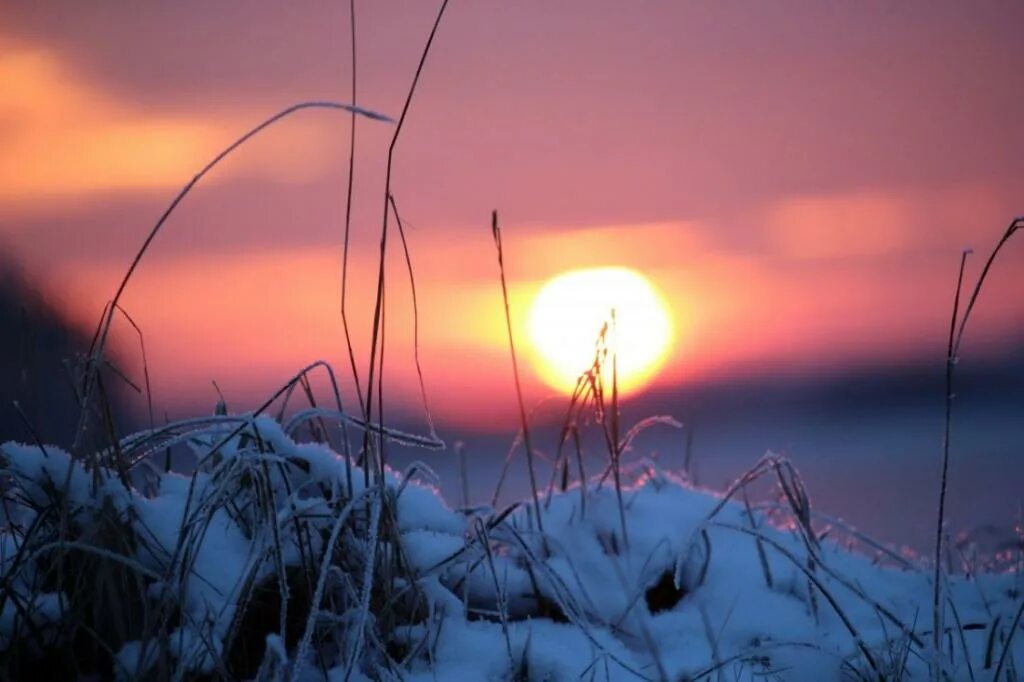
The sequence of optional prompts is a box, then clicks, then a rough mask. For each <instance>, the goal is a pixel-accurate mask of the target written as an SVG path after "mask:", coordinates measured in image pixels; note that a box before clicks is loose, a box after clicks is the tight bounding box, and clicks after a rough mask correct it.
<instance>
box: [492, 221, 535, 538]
mask: <svg viewBox="0 0 1024 682" xmlns="http://www.w3.org/2000/svg"><path fill="white" fill-rule="evenodd" d="M491 236H492V237H493V238H494V247H495V248H496V249H497V251H498V271H499V274H500V276H501V296H502V300H503V302H504V305H505V328H506V330H507V331H508V350H509V354H510V355H511V356H512V378H513V379H514V381H515V386H516V400H517V401H518V403H519V424H520V428H521V429H522V434H523V447H525V448H526V466H527V469H528V471H529V473H530V494H531V495H532V496H533V513H534V516H535V517H536V518H537V529H538V530H539V531H540V532H541V533H542V534H543V533H544V521H543V519H541V514H540V496H539V495H538V494H537V472H536V467H535V466H534V462H533V459H534V454H533V443H532V442H531V441H530V424H529V420H528V419H527V418H526V404H525V402H524V401H523V387H522V385H521V384H520V381H519V363H518V361H517V360H516V343H515V339H514V335H513V333H512V311H511V309H510V308H509V302H508V283H507V282H506V281H505V254H504V250H503V249H502V246H501V228H500V227H498V212H497V211H491Z"/></svg>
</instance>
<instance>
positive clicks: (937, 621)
mask: <svg viewBox="0 0 1024 682" xmlns="http://www.w3.org/2000/svg"><path fill="white" fill-rule="evenodd" d="M1022 226H1024V217H1017V218H1014V219H1013V220H1012V221H1010V225H1009V226H1008V227H1007V228H1006V231H1005V232H1004V233H1003V236H1002V237H1001V238H1000V239H999V242H998V243H997V244H996V246H995V248H994V249H992V253H991V254H990V255H989V257H988V260H987V261H985V266H984V267H983V268H982V270H981V274H980V275H979V276H978V279H977V281H976V282H975V284H974V289H973V290H972V291H971V296H970V298H969V299H968V302H967V307H966V308H965V309H964V314H963V316H962V317H960V318H959V321H958V315H959V312H960V311H959V308H960V293H961V290H962V287H963V279H964V267H965V265H966V261H967V256H968V255H969V254H970V253H971V252H970V251H964V252H963V253H962V254H961V256H960V269H959V272H958V274H957V282H956V293H955V296H954V299H953V314H952V316H951V318H950V323H949V340H948V344H947V346H946V384H945V387H946V398H945V406H946V418H945V422H944V437H943V439H942V468H941V474H940V477H939V508H938V518H937V521H936V524H935V556H934V562H935V566H934V575H933V581H934V583H933V586H932V646H933V648H934V662H933V665H932V674H933V676H936V677H937V676H938V673H939V670H940V666H941V665H942V663H941V661H942V632H943V620H944V618H943V616H944V613H945V609H944V601H943V580H944V576H943V573H942V552H943V539H944V535H945V525H946V493H947V491H948V489H949V452H950V436H951V431H952V423H953V398H954V397H955V394H954V392H953V378H954V377H953V375H954V369H955V368H956V365H957V362H958V361H959V359H960V345H961V343H963V338H964V332H965V330H966V329H967V320H968V319H970V316H971V312H972V311H973V310H974V305H975V303H976V302H977V300H978V296H979V294H981V289H982V287H983V286H984V285H985V280H986V279H987V278H988V273H989V271H990V270H991V268H992V264H993V263H994V262H995V259H996V256H998V255H999V252H1000V251H1001V250H1002V248H1003V247H1004V246H1005V245H1006V243H1007V242H1008V241H1009V240H1010V238H1011V237H1012V236H1013V235H1014V233H1016V232H1017V230H1019V229H1020V228H1021V227H1022Z"/></svg>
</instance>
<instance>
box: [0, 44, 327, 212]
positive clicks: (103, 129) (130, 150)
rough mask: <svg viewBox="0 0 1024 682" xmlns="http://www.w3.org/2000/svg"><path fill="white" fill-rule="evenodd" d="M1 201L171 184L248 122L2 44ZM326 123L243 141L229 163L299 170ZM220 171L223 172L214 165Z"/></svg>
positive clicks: (254, 170) (248, 170) (309, 166)
mask: <svg viewBox="0 0 1024 682" xmlns="http://www.w3.org/2000/svg"><path fill="white" fill-rule="evenodd" d="M0 83H3V84H4V86H3V89H4V96H3V97H2V98H0V147H2V148H3V150H4V151H3V154H2V155H0V201H6V202H33V201H39V200H45V199H47V198H52V197H62V196H65V197H66V196H83V195H87V194H90V193H94V192H99V191H122V190H139V189H153V188H164V187H168V188H170V187H178V186H180V185H182V184H184V182H186V181H187V180H188V179H189V178H191V177H192V175H193V174H194V173H195V172H196V171H197V170H198V168H199V167H200V166H201V165H202V164H203V163H205V162H206V161H207V160H209V158H211V157H212V156H213V155H214V154H215V153H216V152H217V151H219V150H220V149H221V148H223V147H224V146H226V145H227V144H228V143H229V142H230V141H231V140H232V139H234V138H235V137H237V136H238V135H239V134H240V133H241V132H242V131H243V129H244V127H245V126H248V125H251V124H252V123H253V121H252V120H251V114H250V115H246V116H245V117H237V118H239V119H240V120H242V121H244V122H243V123H241V124H239V123H237V122H235V121H234V120H233V119H232V120H226V119H225V117H224V116H222V115H221V116H203V115H187V116H185V115H180V114H168V113H162V112H157V113H154V112H150V111H146V110H144V109H142V108H140V107H137V106H133V105H132V104H131V103H128V102H123V101H121V100H119V99H118V98H117V97H115V96H114V95H113V94H111V93H109V92H105V91H104V90H103V89H102V88H100V87H98V86H97V85H96V84H92V83H89V82H86V81H85V80H83V79H81V78H79V77H78V76H77V75H76V74H75V73H74V72H73V70H71V69H69V68H68V66H67V65H66V64H64V63H63V62H62V61H61V60H60V59H59V58H58V57H57V56H56V55H55V54H54V53H52V52H50V51H48V50H45V49H41V48H35V47H19V46H15V47H13V48H12V47H8V48H7V49H6V50H5V51H4V52H0ZM323 132H324V129H323V128H317V127H316V126H314V125H312V124H311V122H309V121H307V122H305V123H304V124H298V125H291V126H285V127H284V128H283V130H282V132H281V133H276V132H275V133H273V134H271V135H269V136H267V138H266V139H261V140H259V141H257V142H255V143H254V144H253V146H252V149H251V150H249V149H247V150H246V152H245V156H246V158H245V159H244V160H236V161H235V162H234V163H232V164H229V165H230V167H231V169H232V170H233V172H242V173H245V174H249V175H259V176H263V177H272V178H275V179H279V180H293V179H304V178H307V177H309V176H310V175H311V174H314V173H316V172H318V171H319V170H320V169H322V168H323V166H324V165H325V164H326V162H327V161H328V160H329V154H328V149H326V148H325V145H323V143H322V139H323V138H322V133H323ZM218 175H221V177H223V172H221V173H218Z"/></svg>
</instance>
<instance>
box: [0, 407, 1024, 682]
mask: <svg viewBox="0 0 1024 682" xmlns="http://www.w3.org/2000/svg"><path fill="white" fill-rule="evenodd" d="M236 431H237V433H236ZM229 436H230V437H229ZM188 442H189V443H190V444H191V445H192V447H193V448H194V449H195V453H196V456H197V458H198V460H199V462H200V466H199V467H198V470H197V472H196V473H195V474H194V475H193V476H190V477H185V476H181V475H178V474H174V473H162V472H155V473H149V474H148V478H145V481H147V482H148V483H147V485H139V487H133V486H131V485H128V484H127V483H126V482H125V479H124V478H122V477H121V476H118V475H116V474H115V473H114V472H111V471H109V470H107V469H104V468H102V467H99V468H97V467H92V468H90V469H89V470H87V469H86V467H85V466H83V463H82V462H79V461H75V460H73V459H72V458H71V457H70V456H69V455H68V453H66V452H64V451H62V450H60V449H58V448H52V447H47V448H45V449H43V448H41V447H39V446H34V445H21V444H16V443H6V444H4V445H2V446H0V463H2V466H3V473H4V474H6V475H7V476H8V477H9V479H10V485H9V486H8V488H7V490H6V493H5V497H6V500H5V502H6V504H5V505H4V515H5V525H4V531H3V532H2V533H0V575H2V577H3V580H4V584H5V585H6V586H7V587H8V588H9V589H10V590H11V591H12V595H14V596H15V597H16V598H17V599H14V598H5V599H3V602H4V603H3V607H2V611H0V649H6V648H8V647H10V646H12V645H13V643H14V639H15V637H16V636H17V635H18V633H19V632H20V631H21V630H20V629H19V628H21V627H22V625H21V624H20V621H21V620H22V619H23V618H24V617H25V616H24V614H25V613H27V614H29V617H31V619H32V625H33V626H34V627H35V628H37V629H39V628H42V629H46V628H47V627H50V626H55V624H56V623H57V622H58V621H59V619H60V618H62V615H63V613H64V611H65V606H64V604H63V601H64V599H65V595H63V594H61V593H59V592H52V591H51V592H44V593H40V592H39V590H38V589H34V588H33V581H34V577H35V576H34V574H33V571H34V570H42V568H41V566H42V563H40V562H42V561H43V560H44V559H45V557H46V556H48V554H47V552H48V551H52V550H53V549H54V548H53V547H40V546H36V545H32V546H23V543H24V542H25V540H24V539H23V538H24V537H25V536H24V530H25V529H26V528H28V527H30V526H31V525H32V523H33V522H34V521H36V520H38V517H39V516H40V515H41V514H43V513H44V510H45V509H47V508H48V507H52V506H55V505H57V506H61V508H65V509H66V510H67V514H68V518H69V519H70V521H71V522H73V523H74V524H75V525H76V526H77V527H80V528H88V527H89V524H90V523H92V522H93V520H94V519H95V518H97V515H99V514H107V515H113V517H114V518H116V519H117V520H118V522H119V523H123V524H125V528H126V533H131V534H133V536H134V537H135V538H136V541H135V542H133V543H132V546H134V547H135V553H134V555H131V556H122V557H120V558H119V559H118V560H119V561H121V562H122V563H123V564H124V565H127V566H129V567H130V568H132V570H135V571H137V572H138V573H139V574H140V576H141V577H142V579H143V580H145V582H146V585H147V593H148V596H149V598H150V599H152V600H153V603H155V604H158V603H161V601H162V600H169V601H170V602H173V603H175V604H176V605H177V606H178V607H179V608H180V609H181V617H180V619H179V625H178V626H177V628H176V629H175V630H174V631H172V632H170V634H169V636H168V637H167V638H166V639H167V642H165V648H164V651H165V652H166V653H167V654H169V655H170V656H171V657H172V659H173V660H174V665H176V666H177V670H178V671H179V672H181V673H182V674H188V673H190V672H193V673H194V672H212V671H214V670H217V669H219V668H218V663H219V662H220V659H221V658H222V657H224V656H226V655H227V652H226V651H225V647H226V646H227V642H226V638H227V637H228V635H229V633H230V632H231V628H232V625H233V623H237V618H238V617H239V616H240V615H241V614H240V610H241V611H243V612H244V609H245V608H246V606H247V604H246V600H247V596H246V595H248V594H249V592H248V590H249V588H251V586H252V585H253V584H256V583H260V582H261V581H264V580H266V579H268V578H270V577H272V576H274V575H277V574H279V573H280V572H281V571H282V569H283V570H288V569H289V568H290V567H291V568H294V567H297V566H299V565H300V563H302V554H301V552H302V551H303V549H302V544H301V543H302V542H303V541H304V542H306V543H308V545H309V546H308V547H307V549H306V551H307V552H308V554H307V556H313V557H318V558H320V557H323V556H324V553H325V552H326V551H327V549H329V548H331V549H333V546H331V545H330V543H332V542H334V541H335V539H332V538H335V536H336V535H337V533H333V531H335V530H336V526H339V527H340V523H341V522H344V521H345V518H344V515H345V514H347V513H350V512H351V509H352V508H353V507H354V506H356V503H357V502H358V503H359V504H362V505H363V508H366V505H368V504H371V501H372V500H373V499H377V500H378V501H383V504H386V505H388V508H389V509H391V510H393V514H394V519H393V520H394V521H395V526H396V527H397V535H391V536H387V537H385V536H380V537H377V536H376V534H374V535H373V536H371V537H372V538H375V539H377V540H379V541H380V543H382V544H385V545H389V546H390V547H391V550H390V551H392V552H393V553H400V555H401V556H402V557H403V559H404V562H405V566H406V569H407V572H406V573H405V574H404V575H402V576H395V587H396V588H402V587H403V586H405V587H409V586H411V587H413V588H414V589H415V591H416V592H417V593H418V594H419V595H421V596H422V597H423V599H424V600H425V602H426V609H425V612H424V613H422V614H421V615H420V616H419V617H417V618H411V619H410V620H409V622H407V623H406V624H404V625H402V626H400V627H397V628H395V629H394V630H393V631H392V632H391V633H390V635H389V636H390V637H392V638H393V639H392V642H391V644H393V645H394V647H396V648H397V650H401V651H405V652H406V653H405V655H404V656H402V657H400V659H401V660H400V663H401V666H402V667H401V670H400V672H401V675H402V676H403V677H404V678H405V679H409V680H474V679H479V680H491V679H493V680H503V679H512V678H513V677H515V678H516V679H538V680H539V679H552V680H561V679H566V680H568V679H612V680H619V679H622V680H628V679H652V680H656V679H672V680H690V679H698V678H701V677H708V676H710V677H716V676H717V674H718V672H719V671H721V672H724V673H725V674H726V675H727V676H728V677H729V679H739V680H759V679H763V678H764V676H765V675H772V674H774V675H776V676H777V677H778V678H781V679H793V680H810V679H814V680H844V679H851V678H856V677H857V676H858V675H862V676H865V677H866V678H875V679H877V678H878V677H879V675H881V676H896V675H897V674H898V672H899V671H900V670H903V669H905V670H906V671H908V672H910V673H911V674H912V675H913V676H914V677H917V676H926V675H927V673H928V670H929V665H930V664H931V662H932V655H931V653H930V651H931V648H930V647H931V633H930V623H931V598H932V585H931V580H930V571H928V570H925V567H924V566H922V567H921V568H920V569H919V570H915V569H899V568H892V567H886V566H883V565H881V564H880V563H879V562H878V561H877V560H876V559H873V558H872V557H869V556H866V555H864V554H860V553H853V552H849V551H847V550H845V549H843V548H842V547H841V546H840V545H838V544H836V543H834V542H832V541H831V540H822V541H820V542H818V541H817V539H816V538H814V539H808V538H807V536H806V533H801V532H800V528H799V526H798V525H797V524H795V523H794V524H793V526H792V527H791V528H779V527H775V526H773V525H771V524H770V523H768V522H767V521H766V519H765V518H764V517H763V516H762V515H761V514H760V513H758V512H757V511H750V510H749V509H748V508H746V507H745V506H744V505H741V504H737V503H735V502H733V501H727V500H723V499H722V498H720V497H719V496H717V495H715V494H713V493H709V492H706V491H700V490H695V489H693V488H691V487H689V486H688V485H686V484H685V483H684V482H683V481H682V480H680V479H678V478H676V477H674V476H672V475H671V474H668V473H665V472H661V471H658V470H656V469H654V468H653V467H648V468H646V469H645V470H643V471H642V472H640V473H638V474H637V475H636V476H635V477H634V478H633V479H632V480H631V484H630V485H629V486H628V487H627V488H626V489H624V490H623V491H622V494H621V506H620V495H619V494H618V493H617V492H616V491H615V490H614V488H613V487H612V485H611V483H610V481H604V482H600V481H596V480H595V481H592V482H591V483H590V484H589V485H588V486H587V488H586V490H585V491H581V490H580V488H579V487H576V488H570V489H569V490H567V491H564V492H559V493H556V494H554V495H551V496H550V497H546V496H544V495H541V497H540V500H539V506H540V508H541V521H542V525H543V533H542V532H540V530H539V528H538V523H537V518H536V513H535V511H534V508H533V502H532V500H531V501H527V502H524V503H522V504H521V505H519V506H518V507H516V508H514V509H511V510H489V509H482V510H481V509H476V510H471V511H468V510H467V511H453V510H451V509H449V508H448V507H447V506H446V505H445V503H444V501H443V500H442V499H441V498H440V496H439V494H438V493H437V491H436V489H434V488H433V487H431V486H429V485H425V484H423V483H420V482H418V481H417V480H411V479H409V478H405V477H403V476H402V475H401V474H399V473H397V472H394V471H391V470H388V471H387V472H386V474H385V485H386V493H385V494H384V496H383V497H380V496H377V495H376V494H375V489H374V482H373V478H372V477H370V487H369V488H367V487H366V483H365V481H366V480H367V477H366V476H365V475H364V472H363V470H362V469H360V468H358V467H356V466H354V465H352V464H351V463H349V462H347V461H346V460H345V459H344V458H343V457H341V456H340V455H338V454H336V453H335V452H333V451H332V450H330V449H329V448H328V447H326V446H324V445H321V444H310V443H296V442H294V441H293V440H292V439H291V438H290V437H289V436H288V434H287V433H285V431H284V430H283V429H282V427H281V426H280V425H279V424H278V423H277V422H276V421H274V420H273V419H270V418H268V417H257V418H253V419H250V420H249V421H248V422H247V424H245V426H244V428H237V427H236V426H235V424H234V422H232V423H229V424H215V425H213V426H207V427H205V428H204V429H201V430H197V431H196V432H194V433H191V434H190V436H189V440H188ZM257 474H259V475H262V478H260V477H259V476H258V475H257ZM257 480H259V481H262V483H259V484H257V483H256V481H257ZM143 491H145V492H143ZM584 493H585V494H584ZM353 500H355V501H353ZM364 503H365V504H364ZM377 508H378V509H379V507H377ZM296 518H303V519H305V520H306V521H307V522H308V523H310V524H311V526H312V528H313V529H314V531H315V532H312V533H309V534H308V535H307V536H306V537H305V538H300V537H298V535H297V533H296V531H295V530H294V528H295V527H296V524H294V523H292V521H293V520H294V519H296ZM339 519H341V521H339ZM623 521H624V522H625V532H623V530H624V529H623ZM332 533H333V534H332ZM84 537H85V536H83V538H84ZM63 542H65V543H69V545H74V543H75V540H74V539H73V538H72V539H70V540H67V539H65V540H64V541H63ZM85 542H87V540H86V539H83V540H82V543H85ZM389 543H390V544H389ZM373 544H374V543H373V542H367V543H365V544H364V545H363V550H364V552H365V553H366V556H374V554H373V553H372V552H373V551H376V550H372V547H371V545H373ZM96 551H97V552H112V551H113V550H110V549H104V548H102V547H101V548H99V549H98V550H96ZM363 558H364V557H360V559H363ZM325 565H326V564H325ZM33 567H36V568H33ZM332 570H333V571H335V572H336V571H338V570H339V569H338V568H337V567H334V566H331V567H329V568H328V572H330V571H332ZM359 580H362V578H361V577H360V578H359ZM327 582H328V581H325V584H326V583H327ZM334 582H336V581H334ZM356 587H357V588H359V589H362V590H365V589H367V588H368V586H366V585H361V584H360V583H357V584H356ZM1021 587H1022V586H1021V584H1020V576H1019V575H1018V574H1015V573H1003V574H992V575H976V576H972V577H971V578H970V579H967V578H963V577H951V578H950V579H949V584H948V587H947V590H946V594H947V596H948V598H949V602H950V605H951V606H952V607H955V613H954V610H953V608H950V609H948V610H947V611H948V614H947V616H946V623H947V627H950V632H949V634H948V637H947V638H946V639H945V640H944V642H945V658H944V661H943V663H942V665H943V667H944V669H945V671H946V673H947V675H948V676H949V677H950V678H952V679H958V680H959V679H964V680H967V679H972V676H973V675H975V674H980V673H979V671H982V670H983V669H984V668H986V667H988V668H989V669H991V668H992V667H993V666H994V665H995V661H994V660H993V659H998V657H999V653H1000V652H1001V651H1002V649H1003V646H1004V641H1005V638H1006V637H1007V636H1008V635H1009V634H1010V629H1009V628H1010V625H1009V624H1011V623H1014V618H1015V615H1016V609H1017V606H1018V602H1019V595H1020V589H1021ZM15 601H17V602H18V604H17V605H16V604H15ZM356 616H358V612H356ZM356 616H353V614H347V615H346V614H330V613H322V612H319V611H318V612H315V613H314V614H313V616H312V617H311V619H310V622H312V623H314V624H315V625H316V626H317V627H318V628H321V629H322V628H324V627H332V625H331V623H333V624H334V625H333V627H338V628H344V627H348V628H349V631H346V632H345V633H342V634H341V635H339V636H338V638H337V641H340V642H346V643H349V648H348V649H345V650H339V651H333V652H326V653H324V654H323V656H326V657H327V658H328V659H329V661H333V662H332V663H330V664H329V665H328V666H327V668H328V669H329V670H328V673H329V674H328V676H329V678H330V679H345V678H346V676H347V675H348V667H349V666H350V665H351V664H352V659H353V657H354V656H359V657H361V658H360V659H359V660H358V662H356V664H355V671H354V672H355V675H354V676H352V677H350V679H356V678H358V677H359V676H360V675H365V676H366V677H367V678H380V677H384V676H385V674H384V672H383V671H384V670H386V669H387V670H391V671H392V673H394V670H393V667H394V666H393V664H390V665H389V666H386V667H385V666H383V665H382V664H381V662H380V661H379V660H372V656H371V653H370V651H371V649H372V647H370V646H369V645H368V644H366V643H365V640H367V637H363V636H359V637H356V636H354V635H353V634H352V632H351V629H352V625H351V623H353V622H357V621H358V618H357V617H356ZM372 620H373V619H372V617H371V618H370V619H369V620H366V619H363V620H362V621H361V622H363V623H364V624H365V623H366V622H372ZM955 623H959V624H960V626H963V627H956V628H953V627H952V625H953V624H955ZM346 624H347V625H346ZM303 634H306V633H303ZM370 639H372V638H370ZM266 641H267V646H266V657H265V659H264V665H263V666H262V667H261V671H273V674H274V675H280V674H285V675H286V677H290V678H291V679H322V673H321V672H320V671H321V668H320V667H318V666H315V665H313V662H312V657H311V654H310V652H309V651H308V650H306V649H303V648H302V647H301V646H296V645H292V646H291V648H290V649H289V648H288V647H287V646H286V644H285V640H284V639H282V638H281V637H280V636H279V635H278V634H277V633H270V634H269V635H268V636H267V640H266ZM352 642H357V643H358V644H352ZM343 649H344V647H343ZM155 651H156V647H155V646H153V645H152V644H151V643H146V642H142V641H139V640H132V641H127V642H124V643H122V645H121V646H120V648H119V650H118V651H117V655H116V659H117V660H116V663H117V666H116V673H117V674H119V675H120V676H121V677H132V676H134V675H137V674H142V675H144V674H145V672H146V670H148V669H149V668H150V667H151V666H153V665H154V664H155V658H156V653H155ZM353 652H356V653H355V654H354V653H353ZM323 656H322V657H323ZM1009 659H1010V660H1009V662H1008V663H1007V665H1014V664H1015V663H1016V664H1017V665H1022V664H1024V637H1019V636H1018V637H1017V638H1016V639H1015V640H1014V642H1013V644H1012V647H1011V650H1010V657H1009ZM1017 661H1019V663H1018V662H1017ZM267 674H270V673H269V672H268V673H267ZM985 674H986V675H990V674H991V672H986V673H985ZM271 676H273V675H271ZM517 676H518V677H517Z"/></svg>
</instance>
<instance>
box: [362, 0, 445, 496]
mask: <svg viewBox="0 0 1024 682" xmlns="http://www.w3.org/2000/svg"><path fill="white" fill-rule="evenodd" d="M447 7H448V0H443V2H442V3H441V7H440V9H439V10H438V12H437V16H436V18H435V19H434V24H433V26H431V28H430V34H429V35H428V36H427V42H426V44H425V45H424V46H423V51H422V52H421V53H420V60H419V63H418V64H417V65H416V72H415V74H413V78H412V84H411V85H410V86H409V92H408V93H407V94H406V97H405V104H403V105H402V113H401V114H400V115H399V117H398V122H397V123H396V124H395V132H394V134H393V135H392V136H391V143H390V144H389V145H388V157H387V168H386V170H385V175H384V211H383V219H382V221H381V230H380V260H379V262H378V267H377V296H376V301H375V302H374V307H373V329H372V331H371V339H370V365H369V366H370V371H369V376H368V377H367V382H366V420H367V421H372V419H373V388H374V379H375V371H376V358H377V354H378V344H379V343H380V340H381V335H382V327H381V325H382V318H383V312H384V272H385V267H384V266H385V263H386V256H387V243H388V216H389V215H390V210H389V208H390V203H389V202H390V198H391V173H392V168H393V167H394V159H395V147H396V146H397V145H398V139H399V137H400V136H401V134H402V128H403V126H404V125H405V119H406V116H408V114H409V107H410V106H411V105H412V100H413V97H414V96H415V95H416V86H417V85H418V84H419V81H420V75H421V74H422V73H423V67H424V65H425V64H426V62H427V55H429V54H430V46H431V45H433V43H434V36H436V35H437V29H438V27H439V26H440V25H441V19H442V18H443V17H444V12H445V9H447ZM380 346H381V349H380V356H381V359H380V362H381V367H383V361H384V360H383V355H384V350H383V344H382V343H380ZM377 397H378V401H377V403H378V404H377V412H378V422H380V423H381V426H383V415H382V410H383V405H382V403H383V397H384V396H383V392H382V391H380V390H379V389H378V396H377ZM378 445H380V446H381V448H383V442H380V441H378ZM369 447H370V434H369V432H364V437H363V449H364V452H365V453H366V454H367V455H368V454H369V452H368V451H369ZM377 456H378V461H377V465H378V469H377V471H378V475H379V476H380V478H381V481H383V478H384V452H383V449H381V451H380V452H378V453H377ZM367 469H369V467H367ZM382 484H383V483H382Z"/></svg>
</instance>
